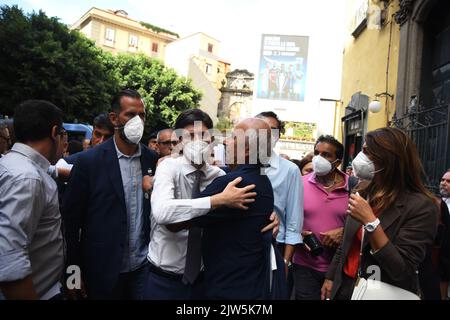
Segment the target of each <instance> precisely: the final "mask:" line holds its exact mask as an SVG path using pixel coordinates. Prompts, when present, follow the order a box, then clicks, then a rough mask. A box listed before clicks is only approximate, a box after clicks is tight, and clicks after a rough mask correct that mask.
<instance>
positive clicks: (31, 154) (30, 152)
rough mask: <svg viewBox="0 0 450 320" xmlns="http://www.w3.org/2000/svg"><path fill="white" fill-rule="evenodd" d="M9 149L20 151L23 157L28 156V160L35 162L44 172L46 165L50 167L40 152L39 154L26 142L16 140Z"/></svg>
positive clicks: (46, 168)
mask: <svg viewBox="0 0 450 320" xmlns="http://www.w3.org/2000/svg"><path fill="white" fill-rule="evenodd" d="M11 151H14V152H17V153H20V154H22V155H24V156H25V157H27V158H29V159H30V160H32V161H33V162H35V163H36V164H37V165H38V166H39V167H41V168H42V170H44V171H45V172H47V170H48V167H50V162H49V161H48V160H47V159H46V158H45V157H44V156H43V155H42V154H40V153H39V152H37V151H36V150H34V149H33V148H32V147H30V146H28V145H26V144H23V143H20V142H16V143H15V144H14V145H13V147H12V148H11Z"/></svg>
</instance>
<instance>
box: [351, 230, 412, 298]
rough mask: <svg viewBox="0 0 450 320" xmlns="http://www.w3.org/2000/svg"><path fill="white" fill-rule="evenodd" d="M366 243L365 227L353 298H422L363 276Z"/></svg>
mask: <svg viewBox="0 0 450 320" xmlns="http://www.w3.org/2000/svg"><path fill="white" fill-rule="evenodd" d="M363 243H364V228H363V233H362V239H361V250H360V255H359V257H360V259H359V268H358V278H357V280H356V284H355V288H354V289H353V294H352V298H351V300H420V297H419V296H418V295H415V294H414V293H412V292H410V291H408V290H405V289H402V288H399V287H396V286H393V285H391V284H389V283H386V282H382V281H378V280H374V279H364V278H361V276H360V275H361V257H362V249H363V248H362V244H363Z"/></svg>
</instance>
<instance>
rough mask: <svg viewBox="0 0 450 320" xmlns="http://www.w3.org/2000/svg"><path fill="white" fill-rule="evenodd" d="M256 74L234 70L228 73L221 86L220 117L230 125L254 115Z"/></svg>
mask: <svg viewBox="0 0 450 320" xmlns="http://www.w3.org/2000/svg"><path fill="white" fill-rule="evenodd" d="M254 78H255V76H254V75H253V73H251V72H249V71H247V70H238V69H236V70H233V71H232V72H229V73H227V74H226V81H224V82H223V86H222V88H220V92H221V97H220V102H219V108H218V117H219V119H221V120H222V119H223V120H224V121H229V125H230V126H234V125H236V124H237V123H238V122H239V121H241V120H243V119H245V118H250V117H251V116H252V100H253V82H254Z"/></svg>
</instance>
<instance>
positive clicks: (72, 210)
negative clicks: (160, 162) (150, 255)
mask: <svg viewBox="0 0 450 320" xmlns="http://www.w3.org/2000/svg"><path fill="white" fill-rule="evenodd" d="M112 110H113V111H112V112H111V113H110V117H111V121H112V122H113V124H114V126H115V133H114V137H113V138H111V139H109V140H108V141H106V142H104V143H103V144H101V145H99V146H97V147H96V148H93V149H90V150H88V151H86V152H83V153H81V154H80V155H79V157H78V160H77V162H76V164H75V166H74V167H73V169H72V172H71V177H70V180H69V184H68V187H67V190H66V192H65V197H64V202H63V210H62V212H63V219H64V224H65V235H66V242H67V264H68V265H77V266H79V267H80V268H81V277H82V280H83V284H84V285H85V288H86V291H87V295H88V297H89V298H91V299H140V298H141V296H142V287H143V284H144V282H145V277H146V269H147V268H146V267H145V265H146V257H147V250H148V243H149V236H150V200H149V198H148V196H145V193H144V192H143V190H142V177H143V176H144V175H146V174H147V172H148V170H149V169H151V170H153V171H154V170H155V165H156V161H157V159H158V157H157V155H156V154H155V153H154V152H153V151H150V150H149V149H147V148H146V147H145V146H144V145H142V144H139V140H140V138H141V137H142V132H143V121H144V119H145V108H144V104H143V102H142V100H141V97H140V96H139V94H138V93H137V92H136V91H134V90H129V89H127V90H124V91H121V92H119V94H118V95H117V96H116V97H115V99H114V100H113V104H112ZM137 117H138V118H137ZM139 118H140V120H139ZM69 289H70V288H69Z"/></svg>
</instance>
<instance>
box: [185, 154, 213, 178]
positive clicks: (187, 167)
mask: <svg viewBox="0 0 450 320" xmlns="http://www.w3.org/2000/svg"><path fill="white" fill-rule="evenodd" d="M180 162H181V172H182V173H183V175H185V176H187V175H189V174H191V173H192V172H195V171H197V170H199V171H201V172H203V173H204V175H205V176H206V174H207V172H208V170H209V164H208V163H206V164H205V165H204V166H203V167H201V168H200V169H197V168H195V167H194V166H193V165H192V164H191V162H190V161H189V160H188V159H186V158H185V157H184V156H183V155H180Z"/></svg>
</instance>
